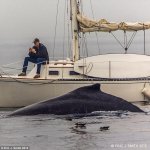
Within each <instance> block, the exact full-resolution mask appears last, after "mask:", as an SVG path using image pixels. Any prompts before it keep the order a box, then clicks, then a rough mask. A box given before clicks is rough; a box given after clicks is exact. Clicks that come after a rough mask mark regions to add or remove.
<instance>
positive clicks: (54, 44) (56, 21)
mask: <svg viewBox="0 0 150 150" xmlns="http://www.w3.org/2000/svg"><path fill="white" fill-rule="evenodd" d="M59 1H60V0H58V1H57V12H56V22H55V34H54V46H53V60H54V57H55V47H56V34H57V24H58V10H59Z"/></svg>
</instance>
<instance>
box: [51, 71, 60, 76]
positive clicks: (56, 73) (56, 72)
mask: <svg viewBox="0 0 150 150" xmlns="http://www.w3.org/2000/svg"><path fill="white" fill-rule="evenodd" d="M49 75H53V76H56V75H59V71H49Z"/></svg>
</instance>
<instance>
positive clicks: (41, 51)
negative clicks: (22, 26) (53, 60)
mask: <svg viewBox="0 0 150 150" xmlns="http://www.w3.org/2000/svg"><path fill="white" fill-rule="evenodd" d="M33 48H34V49H35V50H36V54H34V53H32V52H30V53H29V56H30V57H33V58H45V59H46V60H47V61H49V55H48V51H47V48H46V47H45V46H44V45H43V44H41V43H40V46H39V48H37V47H35V46H33Z"/></svg>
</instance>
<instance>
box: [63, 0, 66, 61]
mask: <svg viewBox="0 0 150 150" xmlns="http://www.w3.org/2000/svg"><path fill="white" fill-rule="evenodd" d="M65 19H66V0H65V7H64V33H63V60H64V59H65V38H66V22H65Z"/></svg>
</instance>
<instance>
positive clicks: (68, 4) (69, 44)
mask: <svg viewBox="0 0 150 150" xmlns="http://www.w3.org/2000/svg"><path fill="white" fill-rule="evenodd" d="M69 6H70V1H69V0H67V28H68V29H67V31H68V37H67V38H68V44H67V45H68V47H67V57H69V58H71V41H70V35H71V33H70V17H71V16H70V15H71V14H70V13H69ZM69 14H70V15H69Z"/></svg>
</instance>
